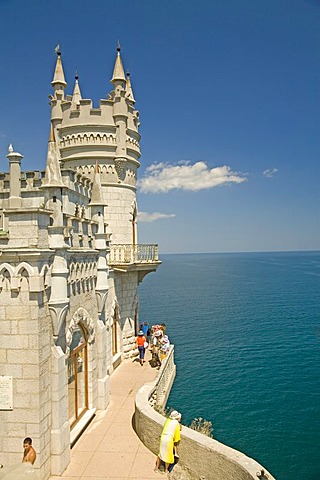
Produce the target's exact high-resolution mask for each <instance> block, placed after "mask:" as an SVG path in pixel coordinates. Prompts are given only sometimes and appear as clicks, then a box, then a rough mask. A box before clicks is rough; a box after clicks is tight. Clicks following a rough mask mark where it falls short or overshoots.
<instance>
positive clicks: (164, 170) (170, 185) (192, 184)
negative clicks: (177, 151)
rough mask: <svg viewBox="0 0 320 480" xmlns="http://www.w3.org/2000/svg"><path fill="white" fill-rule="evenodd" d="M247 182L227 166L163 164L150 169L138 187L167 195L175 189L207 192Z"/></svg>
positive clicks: (240, 174)
mask: <svg viewBox="0 0 320 480" xmlns="http://www.w3.org/2000/svg"><path fill="white" fill-rule="evenodd" d="M246 180H247V178H246V177H245V175H244V174H243V173H237V172H232V171H231V169H230V167H228V166H227V165H224V166H222V167H215V168H211V169H209V168H208V165H207V164H206V163H205V162H203V161H200V162H196V163H194V164H193V165H190V163H189V162H179V164H177V165H169V164H167V163H163V162H162V163H155V164H153V165H151V166H150V167H148V168H147V169H146V174H145V176H144V177H143V178H141V179H140V180H139V182H138V185H139V188H140V191H141V192H142V193H148V192H152V193H159V192H160V193H166V192H169V191H170V190H174V189H175V190H187V191H198V190H205V189H209V188H214V187H217V186H219V185H228V184H231V183H242V182H245V181H246Z"/></svg>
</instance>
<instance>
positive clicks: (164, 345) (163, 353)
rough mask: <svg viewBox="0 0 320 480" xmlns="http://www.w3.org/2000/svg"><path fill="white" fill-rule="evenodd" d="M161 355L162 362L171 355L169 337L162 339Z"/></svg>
mask: <svg viewBox="0 0 320 480" xmlns="http://www.w3.org/2000/svg"><path fill="white" fill-rule="evenodd" d="M160 350H161V353H160V360H161V362H162V360H163V359H164V358H165V357H166V355H167V354H168V353H169V350H170V340H169V337H168V335H163V337H162V339H161V348H160Z"/></svg>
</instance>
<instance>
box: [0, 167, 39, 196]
mask: <svg viewBox="0 0 320 480" xmlns="http://www.w3.org/2000/svg"><path fill="white" fill-rule="evenodd" d="M44 177H45V172H44V171H39V170H34V171H27V172H21V178H20V181H21V190H38V189H39V188H40V187H41V186H42V180H43V179H44ZM9 190H10V173H9V172H1V173H0V192H7V191H8V192H9Z"/></svg>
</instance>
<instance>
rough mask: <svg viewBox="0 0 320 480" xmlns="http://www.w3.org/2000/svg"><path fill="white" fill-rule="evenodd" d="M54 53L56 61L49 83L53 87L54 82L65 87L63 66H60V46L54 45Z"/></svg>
mask: <svg viewBox="0 0 320 480" xmlns="http://www.w3.org/2000/svg"><path fill="white" fill-rule="evenodd" d="M58 47H59V48H58ZM55 53H56V54H57V63H56V68H55V71H54V75H53V80H52V82H51V85H52V86H53V87H54V86H55V85H56V84H60V85H62V87H63V88H66V86H67V82H66V81H65V78H64V73H63V68H62V62H61V52H60V46H57V47H56V49H55Z"/></svg>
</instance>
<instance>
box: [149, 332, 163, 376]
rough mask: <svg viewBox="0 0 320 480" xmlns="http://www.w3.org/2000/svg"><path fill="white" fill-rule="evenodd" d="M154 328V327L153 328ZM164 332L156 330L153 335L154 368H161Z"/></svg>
mask: <svg viewBox="0 0 320 480" xmlns="http://www.w3.org/2000/svg"><path fill="white" fill-rule="evenodd" d="M153 328H154V327H153ZM161 338H162V330H160V329H156V330H155V331H154V332H153V335H152V360H151V366H152V367H159V368H160V367H161V360H160V348H161Z"/></svg>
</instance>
